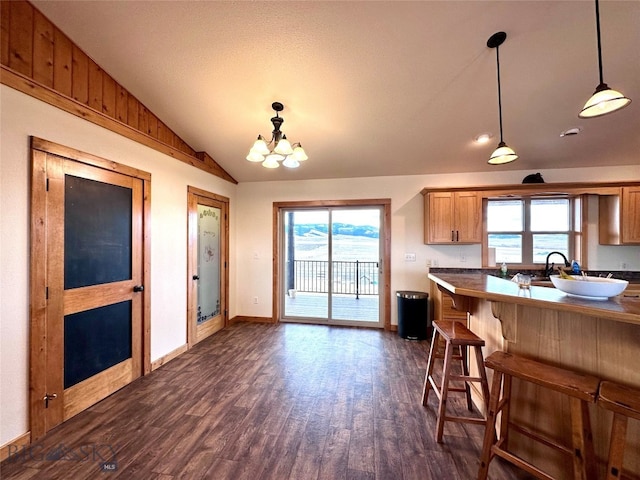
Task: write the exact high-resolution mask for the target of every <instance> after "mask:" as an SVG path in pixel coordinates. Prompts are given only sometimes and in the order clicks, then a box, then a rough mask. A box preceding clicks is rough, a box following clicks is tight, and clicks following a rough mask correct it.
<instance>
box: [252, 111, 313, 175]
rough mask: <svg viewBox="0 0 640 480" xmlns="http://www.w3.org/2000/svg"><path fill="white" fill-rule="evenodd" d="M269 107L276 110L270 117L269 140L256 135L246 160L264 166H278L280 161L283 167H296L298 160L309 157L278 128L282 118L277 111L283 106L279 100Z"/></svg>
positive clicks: (298, 144)
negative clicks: (273, 115)
mask: <svg viewBox="0 0 640 480" xmlns="http://www.w3.org/2000/svg"><path fill="white" fill-rule="evenodd" d="M271 108H273V109H274V110H275V112H276V116H275V117H271V123H273V132H271V141H269V143H267V141H266V140H265V138H264V137H263V136H262V135H258V139H257V140H256V141H255V143H254V144H253V147H251V150H249V155H247V160H249V161H250V162H256V163H257V162H262V166H263V167H265V168H278V167H279V166H280V162H282V165H284V166H285V167H288V168H297V167H299V166H300V162H304V161H305V160H307V159H308V158H309V157H307V154H306V153H305V151H304V149H303V148H302V145H300V143H299V142H298V143H294V144H293V145H292V144H291V143H289V140H287V136H286V135H285V134H284V133H282V131H281V130H280V127H281V126H282V123H283V122H284V118H282V117H281V116H279V115H278V113H279V112H281V111H282V110H283V109H284V106H283V105H282V104H281V103H280V102H273V103H272V104H271Z"/></svg>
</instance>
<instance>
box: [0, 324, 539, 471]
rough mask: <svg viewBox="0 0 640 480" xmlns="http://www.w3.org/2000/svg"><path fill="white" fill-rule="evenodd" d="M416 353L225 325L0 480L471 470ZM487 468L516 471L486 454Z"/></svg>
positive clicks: (315, 332) (274, 328)
mask: <svg viewBox="0 0 640 480" xmlns="http://www.w3.org/2000/svg"><path fill="white" fill-rule="evenodd" d="M427 353H428V342H409V341H406V340H403V339H401V338H400V337H398V335H397V334H393V333H389V332H383V331H380V330H374V329H359V328H347V327H343V328H340V327H325V326H315V325H297V324H280V325H267V324H248V323H238V324H235V325H232V326H231V327H229V328H228V329H225V330H223V331H221V332H219V333H217V334H216V335H214V336H213V337H210V338H208V339H207V340H205V341H203V342H201V343H200V344H199V345H197V346H196V347H195V348H193V349H191V350H189V351H188V352H186V353H184V354H183V355H181V356H180V357H178V358H176V359H174V360H172V361H171V362H169V363H167V364H166V365H164V366H163V367H161V368H159V369H158V370H156V371H155V372H153V373H152V374H151V375H148V376H146V377H143V378H140V379H138V380H137V381H135V382H134V383H133V384H131V385H129V386H127V387H125V388H124V389H122V390H120V391H119V392H117V393H115V394H113V395H111V396H110V397H108V398H107V399H105V400H103V401H102V402H100V403H98V404H97V405H95V406H93V407H91V408H90V409H88V410H87V411H85V412H83V413H81V414H79V415H77V416H76V417H74V418H72V419H71V420H69V421H67V422H66V423H64V424H63V425H60V426H59V427H57V428H56V429H54V430H52V431H51V432H49V433H48V434H47V435H46V436H45V437H44V438H43V439H42V440H41V441H39V442H38V443H37V444H36V445H32V446H31V450H30V452H31V454H32V455H31V456H32V457H33V458H29V452H24V454H23V455H22V456H14V457H10V458H9V459H8V460H6V461H5V462H3V464H2V465H1V469H2V470H1V477H2V478H3V479H27V478H38V479H40V478H45V479H67V478H68V479H85V478H86V479H89V478H104V479H127V480H128V479H144V480H146V479H153V478H157V479H167V480H168V479H178V478H181V479H182V478H184V479H192V478H194V479H195V478H207V479H209V478H210V479H221V480H224V479H233V480H236V479H250V480H259V479H273V480H285V479H295V480H310V479H330V480H336V479H353V480H360V479H362V480H364V479H367V480H370V479H380V480H402V479H406V480H409V479H421V480H425V479H431V478H433V479H447V480H449V479H465V480H466V479H472V478H475V477H476V474H477V468H478V456H479V452H480V443H481V436H482V427H479V426H475V425H461V424H447V426H446V427H445V437H444V443H443V444H437V443H436V442H435V441H434V439H433V433H434V425H435V405H436V398H435V395H432V396H431V398H430V402H429V403H430V405H429V408H424V407H422V406H421V405H420V397H421V393H422V381H423V378H424V371H425V367H426V358H427ZM453 406H454V408H459V409H463V408H464V406H463V402H462V401H458V400H455V401H454V405H453ZM47 457H49V458H47ZM103 462H106V467H112V466H114V465H117V470H115V471H111V472H109V473H107V472H102V471H101V464H102V463H103ZM490 476H491V478H492V479H521V478H526V477H525V476H524V475H522V474H520V473H519V472H516V471H514V470H513V469H511V468H510V467H508V466H504V464H501V463H499V461H498V460H495V461H494V462H493V464H492V466H491V472H490Z"/></svg>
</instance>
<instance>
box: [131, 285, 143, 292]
mask: <svg viewBox="0 0 640 480" xmlns="http://www.w3.org/2000/svg"><path fill="white" fill-rule="evenodd" d="M133 291H134V292H136V293H138V292H143V291H144V285H136V286H135V287H133Z"/></svg>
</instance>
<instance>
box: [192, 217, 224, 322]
mask: <svg viewBox="0 0 640 480" xmlns="http://www.w3.org/2000/svg"><path fill="white" fill-rule="evenodd" d="M220 214H221V211H220V209H219V208H216V207H210V206H207V205H198V310H197V320H196V321H197V324H198V325H201V324H203V323H205V322H207V321H209V320H211V319H212V318H215V317H217V316H218V315H220V271H221V269H220Z"/></svg>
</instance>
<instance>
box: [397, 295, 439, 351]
mask: <svg viewBox="0 0 640 480" xmlns="http://www.w3.org/2000/svg"><path fill="white" fill-rule="evenodd" d="M396 296H397V297H398V298H397V300H398V335H400V336H401V337H402V338H406V339H408V340H426V339H427V338H429V336H428V331H429V329H430V328H431V318H430V316H429V294H428V293H426V292H412V291H399V292H397V293H396Z"/></svg>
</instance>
